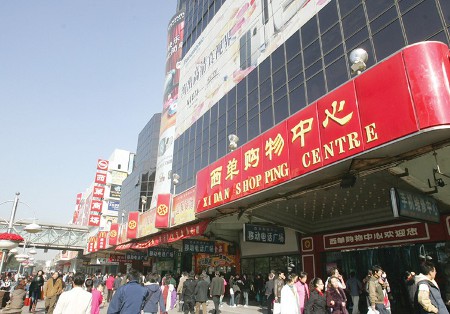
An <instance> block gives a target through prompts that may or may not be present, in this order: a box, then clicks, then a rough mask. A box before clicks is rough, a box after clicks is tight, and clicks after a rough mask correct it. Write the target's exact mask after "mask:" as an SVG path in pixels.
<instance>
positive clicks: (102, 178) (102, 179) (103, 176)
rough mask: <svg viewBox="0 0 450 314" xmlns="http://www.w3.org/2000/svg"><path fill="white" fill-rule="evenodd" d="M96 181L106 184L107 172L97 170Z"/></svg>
mask: <svg viewBox="0 0 450 314" xmlns="http://www.w3.org/2000/svg"><path fill="white" fill-rule="evenodd" d="M94 182H95V183H97V184H103V185H105V184H106V173H103V172H97V173H96V174H95V181H94Z"/></svg>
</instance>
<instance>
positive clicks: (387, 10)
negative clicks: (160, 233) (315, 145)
mask: <svg viewBox="0 0 450 314" xmlns="http://www.w3.org/2000/svg"><path fill="white" fill-rule="evenodd" d="M197 2H199V3H198V5H195V4H196V3H197ZM200 2H201V4H202V5H201V6H200ZM188 3H189V2H187V3H186V21H187V22H186V24H187V26H186V27H185V34H184V38H185V46H184V47H183V49H185V50H183V54H184V53H186V51H188V50H189V48H190V47H191V46H192V44H193V42H194V41H195V39H194V38H196V37H198V35H199V34H201V31H202V30H203V29H204V28H205V27H206V25H207V24H208V22H209V21H210V20H211V18H212V16H210V12H217V11H218V9H219V8H220V6H221V5H222V4H223V3H224V1H213V0H203V1H192V2H190V4H188ZM449 12H450V4H449V1H448V0H377V1H361V0H332V1H331V2H330V3H329V4H327V5H326V6H325V7H324V8H323V9H322V10H321V11H319V13H317V14H316V15H315V16H313V18H311V19H310V20H309V21H308V22H307V23H306V24H305V25H303V26H302V27H301V28H300V29H299V30H298V31H297V32H295V33H294V34H293V35H292V36H290V38H288V39H287V40H286V41H285V42H284V43H283V44H281V46H280V47H279V48H277V49H276V50H275V51H274V52H273V53H272V54H271V56H270V57H268V58H266V59H265V60H264V61H263V62H262V63H261V64H259V65H258V66H257V67H256V68H255V69H254V70H253V71H252V72H250V73H249V74H248V75H247V76H246V77H245V78H244V79H243V80H241V81H240V82H239V83H238V84H237V85H236V86H235V87H234V88H233V89H231V90H230V91H229V92H228V93H227V94H226V95H225V96H224V97H222V98H221V99H220V100H219V101H218V102H217V103H215V104H214V105H213V106H212V107H211V109H210V110H209V111H207V112H206V113H205V114H204V115H203V116H202V117H201V118H200V119H198V120H197V121H196V122H195V123H193V124H192V125H191V126H190V127H189V128H188V129H187V130H186V131H185V132H184V133H183V134H181V135H180V136H179V137H178V138H177V139H176V140H175V143H174V159H173V160H174V163H173V171H174V172H175V173H178V174H180V177H181V178H180V183H179V185H178V186H177V192H178V191H179V192H182V191H184V190H186V189H188V188H190V187H192V186H194V185H195V175H196V173H197V171H199V170H200V169H202V168H204V167H206V166H207V165H209V164H210V163H212V162H214V161H216V160H217V159H219V158H221V157H223V156H224V155H225V154H226V153H227V150H228V140H227V138H228V135H229V134H236V135H237V136H238V137H239V145H242V144H244V143H246V142H247V141H249V140H251V139H253V138H255V137H256V136H258V135H259V134H261V133H262V132H264V131H266V130H268V129H270V128H272V127H273V126H274V125H276V124H278V123H279V122H281V121H283V120H284V119H286V118H287V117H289V116H290V115H292V114H294V113H295V112H297V111H299V110H300V109H302V108H304V107H305V106H307V105H308V104H310V103H312V102H314V101H315V100H317V99H318V98H320V97H321V96H323V95H325V94H326V93H328V92H330V91H331V90H333V89H335V88H336V87H338V86H339V85H341V84H343V83H344V82H346V81H348V80H349V79H350V78H351V73H350V63H349V60H348V55H349V53H350V52H351V51H352V50H353V49H355V48H363V49H365V50H366V51H367V52H368V54H369V60H368V62H367V67H371V66H373V65H374V64H376V63H377V62H379V61H381V60H383V59H384V58H386V57H388V56H389V55H391V54H392V53H394V52H396V51H398V50H399V49H401V48H402V47H404V46H407V45H410V44H413V43H416V42H419V41H425V40H437V41H442V42H444V43H446V44H449V42H450V39H449V38H450V37H449V29H450V13H449ZM213 16H214V15H213ZM204 21H205V22H204ZM194 24H195V25H194Z"/></svg>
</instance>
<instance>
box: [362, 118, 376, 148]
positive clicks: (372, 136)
mask: <svg viewBox="0 0 450 314" xmlns="http://www.w3.org/2000/svg"><path fill="white" fill-rule="evenodd" d="M375 128H376V125H375V122H374V123H371V124H369V125H366V126H365V127H364V129H365V130H366V136H367V143H370V142H373V141H375V140H377V139H378V133H377V132H375Z"/></svg>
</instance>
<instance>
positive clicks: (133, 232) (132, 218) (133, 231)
mask: <svg viewBox="0 0 450 314" xmlns="http://www.w3.org/2000/svg"><path fill="white" fill-rule="evenodd" d="M138 221H139V212H131V213H128V226H127V227H128V228H127V238H128V239H136V237H137V226H138Z"/></svg>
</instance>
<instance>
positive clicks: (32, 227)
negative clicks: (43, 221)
mask: <svg viewBox="0 0 450 314" xmlns="http://www.w3.org/2000/svg"><path fill="white" fill-rule="evenodd" d="M19 195H20V193H19V192H16V196H15V197H14V201H13V206H12V208H11V215H10V217H9V221H7V222H8V229H7V231H6V234H11V232H12V230H13V225H14V219H15V217H16V211H17V205H18V204H19ZM2 204H3V203H2ZM27 206H28V205H27ZM23 230H25V231H26V232H28V233H37V232H40V231H42V227H41V226H40V225H38V224H36V222H33V223H31V224H29V225H26V226H25V227H24V228H23ZM22 240H23V239H22ZM10 242H14V241H8V240H6V241H5V240H1V241H0V249H1V250H2V252H3V254H2V260H1V263H0V274H1V273H2V272H3V266H4V264H5V262H6V258H7V254H6V253H7V252H8V251H9V250H11V249H13V248H15V247H17V245H18V243H14V244H12V243H10ZM25 246H26V244H25V245H24V250H25ZM20 255H21V254H18V255H16V259H17V257H18V256H19V258H21V257H20ZM22 255H23V254H22ZM27 256H28V255H27ZM22 257H23V256H22Z"/></svg>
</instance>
